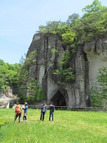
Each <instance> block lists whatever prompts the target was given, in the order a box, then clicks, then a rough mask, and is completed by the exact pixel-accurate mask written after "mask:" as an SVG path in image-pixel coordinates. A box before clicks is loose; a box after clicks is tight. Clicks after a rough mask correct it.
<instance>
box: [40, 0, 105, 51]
mask: <svg viewBox="0 0 107 143" xmlns="http://www.w3.org/2000/svg"><path fill="white" fill-rule="evenodd" d="M83 12H84V15H83V16H82V17H81V18H79V15H78V14H75V13H74V14H72V15H70V16H69V17H68V20H67V21H66V22H61V21H53V22H48V23H47V25H46V26H40V32H42V33H45V34H46V33H52V34H57V35H59V36H60V38H61V39H62V42H63V43H64V44H68V45H70V47H73V48H74V46H75V47H76V46H77V45H81V44H82V45H83V44H84V43H85V42H87V41H91V40H93V39H94V40H97V39H98V38H100V37H102V36H103V35H105V33H106V32H107V18H106V17H107V7H105V6H102V5H101V3H100V2H99V0H94V1H93V3H92V4H91V5H87V6H86V7H85V8H83Z"/></svg>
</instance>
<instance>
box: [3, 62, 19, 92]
mask: <svg viewBox="0 0 107 143" xmlns="http://www.w3.org/2000/svg"><path fill="white" fill-rule="evenodd" d="M21 67H22V66H21V64H9V63H5V62H4V61H3V60H0V91H1V92H3V93H5V92H6V91H7V87H8V86H10V87H12V88H16V89H18V85H19V75H20V69H21Z"/></svg>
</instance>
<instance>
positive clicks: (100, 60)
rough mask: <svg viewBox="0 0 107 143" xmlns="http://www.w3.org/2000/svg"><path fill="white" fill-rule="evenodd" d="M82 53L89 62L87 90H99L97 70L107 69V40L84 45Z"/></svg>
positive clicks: (103, 39)
mask: <svg viewBox="0 0 107 143" xmlns="http://www.w3.org/2000/svg"><path fill="white" fill-rule="evenodd" d="M84 51H85V53H86V54H87V58H88V61H89V88H90V89H91V88H94V89H97V88H100V86H99V84H98V81H97V77H98V74H99V69H100V68H102V67H107V38H106V37H105V38H102V39H99V40H98V41H97V42H95V41H92V42H89V43H86V44H85V46H84Z"/></svg>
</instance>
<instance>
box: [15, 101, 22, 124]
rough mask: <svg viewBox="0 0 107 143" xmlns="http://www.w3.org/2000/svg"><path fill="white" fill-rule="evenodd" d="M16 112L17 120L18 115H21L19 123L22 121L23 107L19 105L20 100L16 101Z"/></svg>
mask: <svg viewBox="0 0 107 143" xmlns="http://www.w3.org/2000/svg"><path fill="white" fill-rule="evenodd" d="M15 112H16V115H15V121H16V119H17V117H19V123H20V118H21V113H22V108H21V106H20V105H19V102H17V103H16V107H15Z"/></svg>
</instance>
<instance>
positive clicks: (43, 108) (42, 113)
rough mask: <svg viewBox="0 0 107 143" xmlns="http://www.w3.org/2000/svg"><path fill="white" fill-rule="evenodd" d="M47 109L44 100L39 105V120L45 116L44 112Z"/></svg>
mask: <svg viewBox="0 0 107 143" xmlns="http://www.w3.org/2000/svg"><path fill="white" fill-rule="evenodd" d="M46 111H47V105H46V103H45V102H43V104H42V105H41V116H40V120H42V121H44V117H45V113H46Z"/></svg>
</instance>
